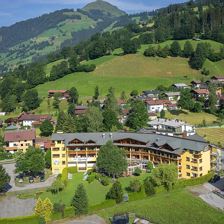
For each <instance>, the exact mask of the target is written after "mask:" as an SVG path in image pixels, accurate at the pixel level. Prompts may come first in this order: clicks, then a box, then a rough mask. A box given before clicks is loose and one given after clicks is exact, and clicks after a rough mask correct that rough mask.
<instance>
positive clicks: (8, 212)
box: [0, 196, 35, 218]
mask: <svg viewBox="0 0 224 224" xmlns="http://www.w3.org/2000/svg"><path fill="white" fill-rule="evenodd" d="M34 206H35V199H33V198H29V199H18V198H17V197H16V196H6V197H3V198H1V199H0V208H1V209H0V218H8V217H17V216H29V215H32V214H33V208H34Z"/></svg>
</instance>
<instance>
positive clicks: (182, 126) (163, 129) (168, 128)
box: [148, 118, 195, 136]
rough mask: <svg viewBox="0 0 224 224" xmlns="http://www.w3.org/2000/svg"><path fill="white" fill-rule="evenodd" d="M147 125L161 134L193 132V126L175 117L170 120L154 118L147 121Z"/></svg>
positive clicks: (190, 133) (189, 133) (188, 134)
mask: <svg viewBox="0 0 224 224" xmlns="http://www.w3.org/2000/svg"><path fill="white" fill-rule="evenodd" d="M148 125H149V127H150V128H152V129H153V130H156V131H158V133H161V134H169V135H174V134H175V135H181V134H186V135H187V136H190V135H194V134H195V127H194V126H192V125H190V124H187V123H186V122H184V121H180V120H177V119H176V120H170V119H163V118H158V119H156V120H153V121H149V122H148Z"/></svg>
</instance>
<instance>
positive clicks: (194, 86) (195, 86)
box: [191, 80, 202, 89]
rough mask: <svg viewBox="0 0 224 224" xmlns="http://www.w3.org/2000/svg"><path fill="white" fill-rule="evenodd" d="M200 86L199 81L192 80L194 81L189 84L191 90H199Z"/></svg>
mask: <svg viewBox="0 0 224 224" xmlns="http://www.w3.org/2000/svg"><path fill="white" fill-rule="evenodd" d="M201 84H202V82H201V81H195V80H194V81H192V82H191V86H192V88H193V89H196V88H201Z"/></svg>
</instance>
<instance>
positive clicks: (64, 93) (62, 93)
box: [48, 90, 69, 99]
mask: <svg viewBox="0 0 224 224" xmlns="http://www.w3.org/2000/svg"><path fill="white" fill-rule="evenodd" d="M55 94H58V95H59V96H60V97H59V98H60V99H68V98H69V92H68V90H48V98H52V97H54V96H55Z"/></svg>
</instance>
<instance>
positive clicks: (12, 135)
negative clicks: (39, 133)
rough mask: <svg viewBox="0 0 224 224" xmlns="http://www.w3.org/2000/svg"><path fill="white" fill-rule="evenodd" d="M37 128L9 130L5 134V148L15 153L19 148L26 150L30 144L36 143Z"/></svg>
mask: <svg viewBox="0 0 224 224" xmlns="http://www.w3.org/2000/svg"><path fill="white" fill-rule="evenodd" d="M35 139H36V132H35V129H29V130H15V131H7V132H5V135H4V142H5V143H6V146H5V150H7V151H9V152H11V153H14V152H17V151H19V150H22V151H23V152H26V150H27V149H28V148H29V147H30V146H34V145H35Z"/></svg>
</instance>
